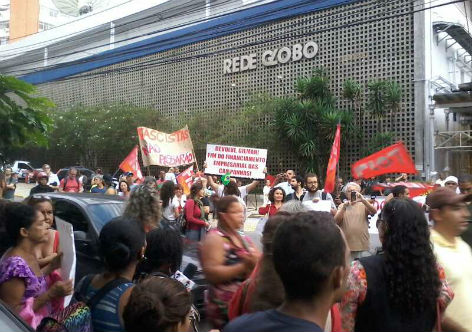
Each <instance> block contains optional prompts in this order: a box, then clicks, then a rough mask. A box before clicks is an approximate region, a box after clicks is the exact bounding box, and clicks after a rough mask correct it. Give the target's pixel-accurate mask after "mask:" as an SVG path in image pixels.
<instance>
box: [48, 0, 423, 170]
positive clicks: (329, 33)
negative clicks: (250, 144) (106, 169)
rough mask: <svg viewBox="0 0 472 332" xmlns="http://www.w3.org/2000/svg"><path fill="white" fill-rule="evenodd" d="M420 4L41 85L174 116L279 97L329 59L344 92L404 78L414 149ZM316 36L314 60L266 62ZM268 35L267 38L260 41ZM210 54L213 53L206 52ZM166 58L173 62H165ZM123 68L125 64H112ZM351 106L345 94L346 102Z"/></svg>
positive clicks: (276, 26)
mask: <svg viewBox="0 0 472 332" xmlns="http://www.w3.org/2000/svg"><path fill="white" fill-rule="evenodd" d="M414 9H415V8H414V3H413V2H412V0H390V1H388V0H377V1H361V2H357V3H353V4H350V5H344V6H339V7H334V8H330V9H325V10H322V11H318V12H314V13H309V14H306V15H303V16H297V17H294V18H290V19H287V20H283V21H277V22H272V23H270V24H266V25H263V26H260V27H257V28H253V29H250V30H247V31H241V32H236V33H234V34H232V35H228V36H225V37H219V38H215V39H212V40H209V41H205V42H199V43H195V44H191V45H187V46H184V47H181V48H179V49H174V50H171V51H166V52H163V53H158V54H154V55H151V56H146V57H143V58H139V59H135V60H130V61H126V62H123V63H120V64H116V65H111V66H108V67H105V68H100V69H97V70H95V71H92V72H89V73H86V74H83V75H82V77H81V76H77V77H75V78H73V79H68V80H65V81H58V82H51V83H45V84H41V85H40V86H39V90H40V92H41V93H42V94H44V95H46V96H49V97H51V98H52V99H53V100H54V102H55V103H56V104H57V105H59V106H69V105H72V104H76V103H82V104H85V105H94V104H99V103H104V102H112V101H124V102H129V103H133V104H136V105H139V106H153V107H155V108H156V109H159V110H160V111H162V112H164V114H167V115H168V116H172V115H174V114H177V113H179V112H199V111H202V110H214V111H215V112H218V111H223V110H228V109H234V110H239V109H240V106H241V102H244V101H246V100H248V99H249V98H250V95H251V94H252V93H254V92H267V93H269V94H272V95H276V96H281V95H285V94H293V93H294V90H293V87H294V82H295V79H296V78H297V77H299V76H308V75H310V73H311V72H312V70H313V68H315V67H321V66H322V67H324V68H326V69H327V70H328V73H329V74H330V77H331V79H332V82H331V85H332V89H333V91H334V92H335V94H336V96H338V98H340V99H341V98H342V97H341V96H342V85H343V82H344V81H345V80H346V79H348V78H352V79H355V80H357V81H358V82H360V83H361V84H362V85H363V86H364V87H365V86H366V85H367V83H368V81H369V80H372V79H392V80H394V81H397V82H398V83H400V84H401V85H402V87H403V100H402V112H401V113H399V114H397V115H396V116H395V117H394V118H393V121H394V124H393V128H394V130H395V131H396V132H397V133H398V136H397V138H398V139H401V140H403V141H404V142H405V143H406V145H407V146H408V148H409V150H410V152H411V153H412V154H414V136H415V133H414V121H415V119H414V94H413V58H414V55H413V15H412V13H411V12H412V11H413V10H414ZM387 17H389V18H387ZM382 18H385V19H382ZM310 40H313V41H315V42H316V43H317V44H318V46H319V52H318V54H317V56H316V57H315V58H313V59H302V60H300V61H297V62H289V63H286V64H279V65H277V66H273V67H264V66H262V65H261V63H260V54H261V53H262V52H263V51H264V50H267V49H275V48H280V47H282V46H290V45H293V44H295V43H302V44H303V43H305V42H307V41H310ZM261 41H266V42H264V43H261V44H258V45H254V44H255V43H258V42H261ZM251 44H253V45H251ZM248 45H249V46H248ZM208 53H211V54H212V55H210V56H205V55H206V54H208ZM249 53H258V65H257V69H255V70H251V71H246V72H242V73H233V74H229V75H224V74H223V61H224V59H226V58H231V57H235V56H240V55H245V54H249ZM166 59H167V60H171V61H167V62H164V61H165V60H166ZM150 62H151V63H150ZM140 64H142V66H141V67H138V68H134V69H133V70H128V69H126V68H127V67H129V66H130V65H136V66H139V65H140ZM120 68H121V69H122V70H121V71H120V70H118V71H110V70H111V69H120ZM105 70H107V71H109V73H107V74H106V75H99V76H87V75H90V74H91V73H100V72H103V71H105ZM278 77H282V78H281V79H280V78H278ZM364 99H365V98H364ZM347 105H348V103H347V102H346V101H342V100H340V106H341V107H344V106H347ZM210 121H211V120H210ZM387 126H389V125H388V124H387ZM376 128H377V125H376V123H375V122H374V121H372V120H370V118H368V117H367V116H366V117H365V118H364V120H363V130H364V135H365V137H366V138H367V139H366V140H368V138H369V137H370V136H371V135H372V133H374V132H375V131H376V130H377V129H376ZM261 130H263V129H262V128H261ZM358 152H359V151H358V148H357V149H355V148H353V149H351V151H350V152H349V160H348V163H347V165H349V163H350V162H351V161H353V160H355V159H356V158H358ZM269 155H270V151H269ZM269 163H273V166H274V168H277V169H280V168H287V167H288V168H297V165H296V160H295V158H294V156H293V155H290V154H287V155H283V156H275V155H272V156H270V157H269Z"/></svg>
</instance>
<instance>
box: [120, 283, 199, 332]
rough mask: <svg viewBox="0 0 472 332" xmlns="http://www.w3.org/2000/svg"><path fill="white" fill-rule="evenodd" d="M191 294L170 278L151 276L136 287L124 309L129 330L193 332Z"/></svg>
mask: <svg viewBox="0 0 472 332" xmlns="http://www.w3.org/2000/svg"><path fill="white" fill-rule="evenodd" d="M191 309H192V296H191V294H190V293H189V292H187V290H186V289H185V286H184V285H182V284H181V283H180V282H178V281H177V280H174V279H170V278H159V277H150V278H148V279H146V280H145V281H143V282H142V283H141V284H139V285H137V286H136V287H134V289H133V290H132V292H131V296H130V298H129V301H128V304H127V305H126V307H125V310H124V312H123V321H124V326H125V328H126V331H127V332H141V331H162V332H174V331H190V326H191V324H192V321H191V319H192V310H191Z"/></svg>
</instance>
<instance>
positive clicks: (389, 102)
mask: <svg viewBox="0 0 472 332" xmlns="http://www.w3.org/2000/svg"><path fill="white" fill-rule="evenodd" d="M367 87H368V100H367V106H366V108H367V110H368V111H369V112H370V115H371V117H372V118H374V119H375V120H376V121H377V130H378V132H381V131H382V124H383V123H384V121H385V119H386V118H390V123H391V125H390V127H389V130H390V131H391V130H392V128H393V125H392V124H393V115H394V114H395V113H397V112H398V111H400V106H401V100H402V91H401V86H400V84H398V83H397V82H393V81H382V80H375V81H371V82H369V83H368V85H367Z"/></svg>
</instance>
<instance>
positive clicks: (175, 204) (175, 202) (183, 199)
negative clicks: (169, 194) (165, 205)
mask: <svg viewBox="0 0 472 332" xmlns="http://www.w3.org/2000/svg"><path fill="white" fill-rule="evenodd" d="M186 201H187V196H186V195H185V194H183V195H182V197H180V202H179V199H178V198H177V196H174V198H172V206H173V207H174V209H175V208H178V207H179V205H180V207H181V208H182V209H183V208H184V207H185V202H186Z"/></svg>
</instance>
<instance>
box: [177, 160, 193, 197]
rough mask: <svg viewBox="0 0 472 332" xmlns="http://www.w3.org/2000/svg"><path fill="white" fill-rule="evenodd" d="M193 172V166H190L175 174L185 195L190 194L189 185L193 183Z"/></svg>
mask: <svg viewBox="0 0 472 332" xmlns="http://www.w3.org/2000/svg"><path fill="white" fill-rule="evenodd" d="M193 174H194V173H193V166H190V167H189V168H187V169H186V170H185V171H183V172H182V173H180V174H179V175H178V176H177V182H178V183H179V184H180V185H181V186H182V188H183V190H184V194H185V195H189V194H190V187H191V186H192V184H193V177H192V175H193Z"/></svg>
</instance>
